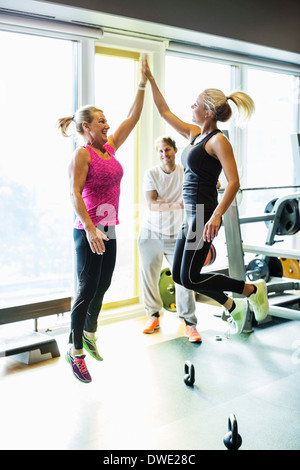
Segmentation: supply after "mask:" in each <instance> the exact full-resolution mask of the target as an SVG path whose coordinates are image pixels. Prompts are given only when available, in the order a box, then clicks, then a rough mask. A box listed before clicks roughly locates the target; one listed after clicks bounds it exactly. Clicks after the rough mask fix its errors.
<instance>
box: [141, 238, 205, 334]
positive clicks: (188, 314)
mask: <svg viewBox="0 0 300 470" xmlns="http://www.w3.org/2000/svg"><path fill="white" fill-rule="evenodd" d="M147 235H148V231H147V230H143V229H142V230H141V232H140V234H139V238H138V247H139V253H140V265H141V279H142V285H143V294H144V303H145V308H146V311H147V314H148V316H149V317H150V316H151V315H153V314H154V313H155V312H159V311H160V310H161V309H162V308H163V303H162V300H161V296H160V293H159V287H158V282H159V277H160V272H161V268H162V263H163V258H164V257H165V258H166V260H167V262H168V264H169V266H170V267H171V268H172V265H173V258H174V250H175V245H176V238H166V239H163V238H154V237H152V238H147ZM175 303H176V310H177V313H178V316H179V317H180V318H183V319H184V320H185V321H186V322H187V323H188V324H190V325H196V324H197V317H196V314H195V310H196V307H195V294H194V292H193V291H191V290H188V289H186V288H185V287H183V286H181V285H179V284H175Z"/></svg>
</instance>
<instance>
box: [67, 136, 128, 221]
mask: <svg viewBox="0 0 300 470" xmlns="http://www.w3.org/2000/svg"><path fill="white" fill-rule="evenodd" d="M85 148H86V149H87V151H88V152H89V154H90V156H91V161H90V166H89V171H88V174H87V178H86V182H85V185H84V188H83V191H82V198H83V201H84V203H85V206H86V208H87V211H88V213H89V216H90V218H91V221H92V222H93V224H94V225H95V226H96V225H97V224H98V223H99V222H101V224H102V225H104V226H106V225H117V224H119V219H118V212H119V197H120V184H121V179H122V176H123V168H122V165H121V164H120V163H119V162H118V160H117V159H116V158H115V151H114V149H113V147H111V145H109V144H105V145H104V148H105V150H106V151H107V152H108V153H109V154H110V156H111V158H110V159H109V160H105V159H104V158H101V157H99V155H98V154H97V153H96V152H95V151H94V150H93V149H92V148H91V147H90V146H89V145H86V146H85ZM74 227H75V228H77V229H80V230H83V229H84V227H83V225H82V223H81V221H80V219H79V218H78V217H76V219H75V224H74Z"/></svg>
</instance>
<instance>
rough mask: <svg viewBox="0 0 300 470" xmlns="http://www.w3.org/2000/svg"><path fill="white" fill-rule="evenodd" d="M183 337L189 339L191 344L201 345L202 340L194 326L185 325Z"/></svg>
mask: <svg viewBox="0 0 300 470" xmlns="http://www.w3.org/2000/svg"><path fill="white" fill-rule="evenodd" d="M184 335H185V336H187V337H188V338H189V341H190V342H191V343H202V338H201V336H200V334H199V333H198V331H197V328H196V327H195V325H191V326H190V325H186V326H185V334H184Z"/></svg>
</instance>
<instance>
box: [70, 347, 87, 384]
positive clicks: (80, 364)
mask: <svg viewBox="0 0 300 470" xmlns="http://www.w3.org/2000/svg"><path fill="white" fill-rule="evenodd" d="M65 357H66V360H67V362H68V363H69V364H70V366H71V368H72V372H73V374H74V376H75V377H76V379H78V380H80V382H83V383H90V382H91V381H92V377H91V376H90V374H89V371H88V370H87V367H86V364H85V360H84V358H85V355H84V354H82V355H81V356H73V355H72V354H71V352H70V351H67V353H66V356H65Z"/></svg>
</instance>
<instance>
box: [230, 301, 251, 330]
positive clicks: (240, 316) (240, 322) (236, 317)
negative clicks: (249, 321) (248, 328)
mask: <svg viewBox="0 0 300 470" xmlns="http://www.w3.org/2000/svg"><path fill="white" fill-rule="evenodd" d="M234 303H235V309H234V310H232V312H231V313H230V315H231V318H232V320H233V321H234V323H235V326H236V330H235V333H236V334H240V333H241V332H242V331H243V328H244V325H245V321H246V317H247V310H248V301H247V299H246V298H244V299H234Z"/></svg>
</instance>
